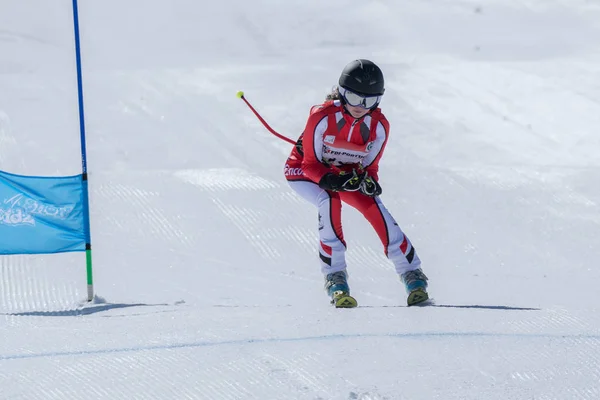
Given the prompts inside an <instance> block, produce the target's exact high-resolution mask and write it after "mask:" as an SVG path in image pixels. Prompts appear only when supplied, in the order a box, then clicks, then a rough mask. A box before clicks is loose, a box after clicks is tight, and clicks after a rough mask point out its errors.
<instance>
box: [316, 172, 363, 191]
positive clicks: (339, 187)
mask: <svg viewBox="0 0 600 400" xmlns="http://www.w3.org/2000/svg"><path fill="white" fill-rule="evenodd" d="M364 177H365V174H364V173H363V174H360V175H359V174H357V173H356V171H355V170H352V173H348V172H344V171H342V172H340V174H339V175H337V174H334V173H333V172H328V173H326V174H325V175H323V177H322V178H321V180H320V181H319V187H320V188H321V189H325V190H331V191H332V192H355V191H357V190H359V189H360V185H361V183H362V181H363V179H364Z"/></svg>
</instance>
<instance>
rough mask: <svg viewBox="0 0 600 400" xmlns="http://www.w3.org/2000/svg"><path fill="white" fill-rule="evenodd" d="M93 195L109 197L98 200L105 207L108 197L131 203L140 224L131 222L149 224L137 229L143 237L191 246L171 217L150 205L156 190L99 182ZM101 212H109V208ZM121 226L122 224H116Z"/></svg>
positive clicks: (112, 219)
mask: <svg viewBox="0 0 600 400" xmlns="http://www.w3.org/2000/svg"><path fill="white" fill-rule="evenodd" d="M94 196H99V197H104V198H107V199H109V201H108V202H99V203H100V204H104V207H107V205H108V204H110V199H114V198H116V199H121V200H123V201H124V202H126V203H127V204H129V205H131V207H133V208H134V209H136V211H137V212H134V213H132V214H133V216H134V217H135V218H136V219H137V220H138V221H139V222H140V224H133V225H134V226H138V227H139V226H142V227H143V226H144V225H147V226H149V229H139V230H138V231H137V232H138V233H140V234H141V235H142V236H145V237H156V236H160V237H164V238H166V239H169V240H172V241H176V242H179V243H182V244H184V245H186V246H187V247H191V246H192V240H191V239H190V238H189V237H188V236H187V235H186V234H185V233H184V232H183V231H182V230H181V229H179V228H177V227H176V226H175V225H174V224H173V223H172V221H173V219H169V218H168V217H167V216H166V214H165V213H164V212H163V211H162V209H161V208H159V207H156V206H154V205H152V201H151V199H152V198H153V197H158V196H159V193H157V192H148V191H144V190H141V189H139V188H136V187H129V186H125V185H122V184H101V185H100V187H99V188H98V189H96V190H94ZM99 213H101V214H108V215H109V214H110V209H109V210H108V211H107V212H105V213H102V212H101V211H99ZM108 220H109V221H115V222H117V219H116V218H115V217H112V218H110V219H108ZM118 226H119V227H122V226H123V225H122V224H118Z"/></svg>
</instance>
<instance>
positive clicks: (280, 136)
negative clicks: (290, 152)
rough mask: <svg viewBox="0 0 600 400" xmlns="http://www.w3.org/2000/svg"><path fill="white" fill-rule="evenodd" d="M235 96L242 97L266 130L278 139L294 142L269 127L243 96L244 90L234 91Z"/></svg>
mask: <svg viewBox="0 0 600 400" xmlns="http://www.w3.org/2000/svg"><path fill="white" fill-rule="evenodd" d="M236 96H237V97H238V99H242V100H244V102H245V103H246V105H247V106H248V107H249V108H250V110H252V112H253V113H254V115H256V118H258V120H259V121H260V122H262V124H263V125H264V126H265V128H267V130H268V131H269V132H271V133H272V134H273V135H275V136H277V137H278V138H279V139H281V140H285V141H286V142H288V143H291V144H296V142H294V141H293V140H292V139H290V138H287V137H285V136H283V135H281V134H279V133H277V132H276V131H275V130H274V129H273V128H271V127H270V126H269V124H267V121H265V120H264V119H263V117H261V116H260V114H259V113H258V111H256V110H255V109H254V107H252V104H250V102H249V101H248V100H246V97H244V92H242V91H241V90H240V91H239V92H237V93H236Z"/></svg>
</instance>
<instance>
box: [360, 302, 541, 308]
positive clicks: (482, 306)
mask: <svg viewBox="0 0 600 400" xmlns="http://www.w3.org/2000/svg"><path fill="white" fill-rule="evenodd" d="M359 307H361V308H379V307H384V308H387V307H392V308H393V307H397V308H406V307H407V306H359ZM417 307H438V308H470V309H480V310H504V311H541V308H533V307H511V306H484V305H478V304H472V305H468V304H467V305H453V304H436V303H434V302H433V301H431V300H428V301H426V302H424V303H422V304H415V305H413V306H411V307H410V308H417Z"/></svg>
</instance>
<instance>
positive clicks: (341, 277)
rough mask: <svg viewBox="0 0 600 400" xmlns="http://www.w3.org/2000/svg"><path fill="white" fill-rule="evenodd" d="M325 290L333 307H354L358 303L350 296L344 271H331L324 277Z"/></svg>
mask: <svg viewBox="0 0 600 400" xmlns="http://www.w3.org/2000/svg"><path fill="white" fill-rule="evenodd" d="M325 290H327V294H329V297H331V304H333V305H334V306H335V308H354V307H356V306H357V305H358V303H357V302H356V299H355V298H354V297H352V296H350V287H349V286H348V281H347V275H346V271H338V272H332V273H331V274H327V276H326V277H325Z"/></svg>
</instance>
